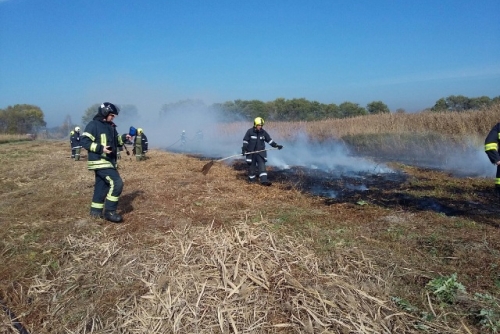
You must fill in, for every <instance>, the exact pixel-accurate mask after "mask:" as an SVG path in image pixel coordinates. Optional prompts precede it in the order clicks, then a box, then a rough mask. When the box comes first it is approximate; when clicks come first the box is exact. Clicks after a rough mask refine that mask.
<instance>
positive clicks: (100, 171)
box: [70, 102, 283, 223]
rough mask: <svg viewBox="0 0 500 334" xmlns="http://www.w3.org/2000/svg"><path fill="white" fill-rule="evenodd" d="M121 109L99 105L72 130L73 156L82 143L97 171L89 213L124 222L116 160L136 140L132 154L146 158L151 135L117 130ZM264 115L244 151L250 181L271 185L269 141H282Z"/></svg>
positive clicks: (198, 135)
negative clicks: (82, 124) (271, 131)
mask: <svg viewBox="0 0 500 334" xmlns="http://www.w3.org/2000/svg"><path fill="white" fill-rule="evenodd" d="M119 112H120V109H119V108H118V107H117V106H116V105H114V104H113V103H110V102H104V103H102V104H101V105H100V106H99V109H98V112H97V114H96V115H95V116H94V118H93V119H92V121H90V122H89V123H88V124H87V126H86V127H85V130H84V131H83V133H80V127H78V126H77V127H75V128H74V129H73V130H72V131H71V132H70V145H71V158H72V159H74V160H75V161H78V160H80V151H81V148H82V147H83V148H84V149H85V150H86V151H87V152H88V155H87V168H88V169H89V170H90V171H93V172H94V174H95V184H94V194H93V196H92V201H91V204H90V216H91V217H92V218H96V219H105V220H107V221H110V222H112V223H121V222H123V217H122V215H121V214H119V213H118V212H117V207H118V201H119V199H120V195H121V193H122V191H123V180H122V178H121V177H120V174H119V172H118V168H117V167H118V165H117V162H118V160H119V159H120V157H121V153H120V152H121V151H123V149H125V150H126V152H127V155H128V154H129V151H128V149H127V148H126V144H129V145H130V144H133V150H132V152H133V155H134V156H135V158H136V160H137V161H143V160H146V153H147V151H148V139H147V137H146V134H145V133H144V130H143V129H142V128H135V127H133V126H131V127H130V129H129V131H128V133H125V134H121V135H120V134H118V131H117V130H116V124H115V123H114V120H115V117H117V116H118V114H119ZM263 126H264V119H263V118H262V117H257V118H255V120H254V124H253V127H252V128H250V129H248V130H247V131H246V133H245V136H244V137H243V146H242V149H241V155H242V156H243V155H244V156H245V158H246V162H247V164H248V166H249V172H248V182H249V183H255V182H257V179H258V180H259V182H260V184H261V185H264V186H270V185H271V182H269V180H268V179H267V172H266V162H267V154H266V150H265V145H266V143H267V144H269V145H270V146H271V147H273V148H277V149H279V150H281V149H282V148H283V145H279V144H277V143H276V142H275V141H274V140H273V139H272V138H271V136H270V135H269V133H267V131H266V130H264V129H263ZM196 140H197V141H199V142H201V141H202V140H203V132H202V131H201V130H199V131H198V132H197V133H196ZM185 144H186V132H185V130H183V131H182V134H181V145H185Z"/></svg>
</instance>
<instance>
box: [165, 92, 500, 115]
mask: <svg viewBox="0 0 500 334" xmlns="http://www.w3.org/2000/svg"><path fill="white" fill-rule="evenodd" d="M499 102H500V96H497V97H494V98H489V97H487V96H481V97H476V98H468V97H465V96H463V95H457V96H455V95H451V96H448V97H446V98H441V99H439V100H438V101H436V103H435V105H434V106H433V107H432V108H428V109H426V110H424V111H430V112H443V111H450V112H460V111H468V110H479V109H481V108H485V107H489V106H491V105H492V104H495V103H499ZM200 107H205V108H208V109H213V110H217V111H219V112H222V113H223V115H224V118H225V119H226V120H228V121H233V120H242V119H243V120H251V119H253V118H255V117H257V116H260V117H263V118H264V119H269V120H274V121H317V120H323V119H329V118H348V117H356V116H363V115H371V114H384V113H390V112H391V111H390V110H389V107H388V106H387V105H386V104H385V103H384V102H382V101H373V102H370V103H368V104H367V105H366V107H363V106H360V105H359V104H358V103H353V102H343V103H341V104H339V105H337V104H335V103H331V104H324V103H320V102H317V101H309V100H307V99H305V98H298V99H289V100H287V99H284V98H277V99H276V100H274V101H269V102H263V101H260V100H234V101H227V102H224V103H214V104H213V105H211V106H209V107H206V106H204V104H203V102H202V101H199V100H184V101H179V102H176V103H170V104H165V105H163V106H162V108H161V110H160V115H162V116H166V115H168V114H169V113H170V112H174V111H179V110H180V111H187V112H189V109H194V108H200ZM394 112H396V113H404V112H405V110H404V109H401V108H400V109H396V110H395V111H394Z"/></svg>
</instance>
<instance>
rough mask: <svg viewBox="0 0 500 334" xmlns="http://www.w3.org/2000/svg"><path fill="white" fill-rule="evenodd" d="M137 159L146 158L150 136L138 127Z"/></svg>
mask: <svg viewBox="0 0 500 334" xmlns="http://www.w3.org/2000/svg"><path fill="white" fill-rule="evenodd" d="M134 151H135V159H136V160H137V161H141V160H146V153H147V152H148V137H146V134H145V133H144V130H143V129H142V128H138V129H137V136H135V140H134Z"/></svg>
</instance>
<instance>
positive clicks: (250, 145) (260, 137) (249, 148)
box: [242, 127, 278, 161]
mask: <svg viewBox="0 0 500 334" xmlns="http://www.w3.org/2000/svg"><path fill="white" fill-rule="evenodd" d="M266 143H268V144H269V145H271V146H272V147H277V146H278V144H276V143H275V142H274V141H273V139H272V138H271V136H270V135H269V134H268V133H267V131H266V130H264V129H262V128H261V129H260V131H259V130H257V128H256V127H253V128H250V129H248V130H247V132H246V133H245V136H244V137H243V147H242V152H253V151H260V150H265V149H266ZM254 154H259V155H260V156H261V157H262V158H264V161H267V152H266V151H264V152H260V153H254ZM250 156H251V155H250ZM250 156H249V155H247V156H246V159H247V161H248V160H249V159H250V161H251V160H252V158H251V157H250Z"/></svg>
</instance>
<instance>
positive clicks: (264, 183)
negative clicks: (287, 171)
mask: <svg viewBox="0 0 500 334" xmlns="http://www.w3.org/2000/svg"><path fill="white" fill-rule="evenodd" d="M260 184H261V185H263V186H270V185H271V184H272V183H271V182H269V181H261V182H260Z"/></svg>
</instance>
